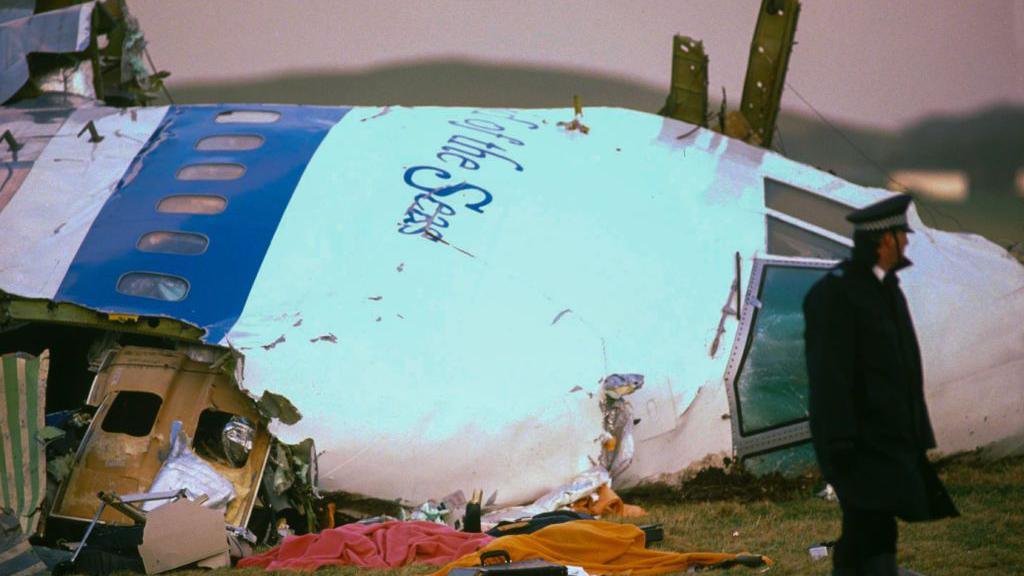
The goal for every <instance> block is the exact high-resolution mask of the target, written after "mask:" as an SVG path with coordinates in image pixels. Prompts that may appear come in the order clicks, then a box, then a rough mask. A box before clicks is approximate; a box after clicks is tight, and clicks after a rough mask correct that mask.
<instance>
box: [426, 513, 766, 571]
mask: <svg viewBox="0 0 1024 576" xmlns="http://www.w3.org/2000/svg"><path fill="white" fill-rule="evenodd" d="M491 550H505V551H507V552H508V553H509V556H511V558H512V561H513V562H519V561H521V560H535V559H538V558H539V559H543V560H547V561H548V562H553V563H555V564H562V565H568V566H580V567H582V568H583V569H584V570H586V571H587V572H588V573H590V574H594V575H599V574H622V573H626V572H628V573H630V574H631V576H654V575H656V574H668V573H670V572H682V571H685V570H687V569H689V567H690V566H710V565H712V564H718V563H720V562H727V561H729V560H735V559H736V558H737V557H738V555H736V554H721V553H714V552H691V553H679V552H663V551H660V550H648V549H646V548H644V532H643V530H641V529H639V528H637V527H636V526H633V525H632V524H615V523H612V522H603V521H601V520H575V521H573V522H565V523H563V524H555V525H552V526H547V527H545V528H541V529H540V530H538V531H536V532H534V533H533V534H522V535H517V536H503V537H501V538H498V539H497V540H494V541H493V542H491V543H490V544H488V545H487V546H484V547H483V548H481V549H480V550H478V551H477V552H475V553H473V554H470V555H468V556H464V557H462V558H459V559H458V560H456V561H455V562H452V563H451V564H448V565H447V566H445V567H444V568H442V569H441V570H439V571H437V572H435V573H434V574H432V575H431V576H447V574H448V571H449V570H451V569H452V568H460V567H463V568H468V567H471V566H476V565H479V564H480V554H482V553H484V552H488V551H491ZM762 560H763V561H764V563H765V564H769V565H770V564H771V560H769V559H768V558H765V557H762Z"/></svg>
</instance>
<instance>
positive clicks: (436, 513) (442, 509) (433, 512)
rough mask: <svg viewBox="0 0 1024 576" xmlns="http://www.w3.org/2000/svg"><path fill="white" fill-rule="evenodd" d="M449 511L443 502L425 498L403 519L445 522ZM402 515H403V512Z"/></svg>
mask: <svg viewBox="0 0 1024 576" xmlns="http://www.w3.org/2000/svg"><path fill="white" fill-rule="evenodd" d="M449 512H450V510H448V508H447V507H446V506H445V505H444V502H441V503H438V502H434V501H433V500H427V501H426V502H424V503H423V504H420V505H419V506H418V507H416V508H414V509H413V510H412V512H410V513H409V515H408V516H406V517H404V518H403V520H421V521H426V522H434V523H435V524H447V523H448V522H447V519H448V513H449ZM403 516H405V515H404V514H403Z"/></svg>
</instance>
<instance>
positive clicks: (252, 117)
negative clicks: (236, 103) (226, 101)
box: [216, 110, 281, 124]
mask: <svg viewBox="0 0 1024 576" xmlns="http://www.w3.org/2000/svg"><path fill="white" fill-rule="evenodd" d="M280 118H281V113H280V112H274V111H273V110H227V111H225V112H221V113H220V114H217V118H216V122H217V123H218V124H271V123H274V122H277V121H278V119H280Z"/></svg>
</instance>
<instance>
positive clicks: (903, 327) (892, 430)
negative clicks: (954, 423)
mask: <svg viewBox="0 0 1024 576" xmlns="http://www.w3.org/2000/svg"><path fill="white" fill-rule="evenodd" d="M910 200H911V199H910V196H908V195H898V196H894V197H891V198H888V199H886V200H883V201H881V202H878V203H876V204H872V205H871V206H868V207H866V208H863V209H861V210H857V211H855V212H853V213H851V214H850V215H848V216H847V218H846V219H847V220H849V221H850V222H852V223H853V225H854V236H853V240H854V248H853V256H852V258H850V259H849V260H845V261H843V262H842V263H840V264H839V265H838V266H837V267H835V268H833V269H832V270H831V271H829V273H828V274H826V275H825V276H824V277H823V278H822V279H821V280H819V281H818V282H817V283H816V284H815V285H814V286H813V287H812V288H811V290H810V291H809V292H808V294H807V298H806V299H805V300H804V319H805V322H806V331H805V333H804V338H805V345H806V352H807V372H808V377H809V381H810V425H811V435H812V439H813V443H814V450H815V453H816V454H817V457H818V464H819V466H820V467H821V472H822V475H823V476H824V478H825V480H826V481H827V482H828V483H829V484H831V485H832V487H833V488H834V489H835V491H836V495H837V496H838V498H839V505H840V507H841V508H842V511H843V533H842V537H841V538H840V539H839V541H838V543H837V544H836V547H835V551H834V555H833V568H834V571H833V574H834V575H835V576H846V575H864V576H868V575H872V576H873V575H880V576H889V575H893V576H895V575H896V574H898V571H897V567H896V539H897V533H896V517H899V518H901V519H903V520H907V521H912V522H913V521H922V520H936V519H939V518H946V517H952V516H957V515H959V514H958V512H957V510H956V507H955V506H954V505H953V502H952V501H951V500H950V498H949V495H948V494H947V493H946V490H945V488H944V487H943V486H942V483H941V482H940V481H939V478H938V476H937V475H936V474H935V470H934V469H933V468H932V466H931V464H930V463H929V462H928V459H927V458H926V457H925V451H926V450H928V449H929V448H934V447H935V435H934V433H933V432H932V426H931V422H930V421H929V419H928V408H927V406H925V402H924V385H923V378H922V370H921V354H920V350H919V349H918V345H917V336H916V335H915V334H914V325H913V322H912V321H911V318H910V311H909V309H908V308H907V301H906V299H905V298H904V296H903V292H902V291H901V290H900V287H899V279H898V278H897V277H896V271H897V270H900V269H902V268H906V267H907V266H910V264H911V263H910V261H909V260H907V258H906V257H905V256H904V250H906V247H907V234H908V233H909V232H911V230H910V228H909V227H908V226H907V217H906V210H907V206H908V205H909V204H910Z"/></svg>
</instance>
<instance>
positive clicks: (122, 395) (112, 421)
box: [100, 390, 164, 437]
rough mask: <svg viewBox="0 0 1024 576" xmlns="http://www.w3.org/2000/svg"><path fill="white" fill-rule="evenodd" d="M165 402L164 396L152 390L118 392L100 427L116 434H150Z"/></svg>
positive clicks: (142, 435) (138, 435)
mask: <svg viewBox="0 0 1024 576" xmlns="http://www.w3.org/2000/svg"><path fill="white" fill-rule="evenodd" d="M163 403H164V401H163V399H162V398H160V397H159V396H157V395H156V394H153V393H151V392H131V391H127V390H125V391H121V392H118V393H117V396H114V401H113V402H112V403H111V405H110V409H109V410H107V415H106V416H104V417H103V424H102V426H100V428H102V429H103V431H104V432H112V433H115V434H127V435H129V436H136V437H144V436H149V433H150V432H152V431H153V425H154V424H156V417H157V415H158V414H160V405H161V404H163Z"/></svg>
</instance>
